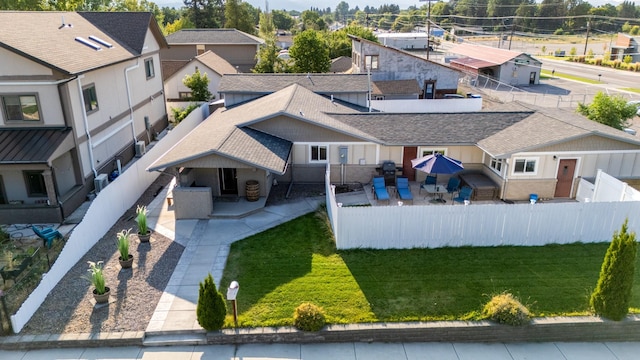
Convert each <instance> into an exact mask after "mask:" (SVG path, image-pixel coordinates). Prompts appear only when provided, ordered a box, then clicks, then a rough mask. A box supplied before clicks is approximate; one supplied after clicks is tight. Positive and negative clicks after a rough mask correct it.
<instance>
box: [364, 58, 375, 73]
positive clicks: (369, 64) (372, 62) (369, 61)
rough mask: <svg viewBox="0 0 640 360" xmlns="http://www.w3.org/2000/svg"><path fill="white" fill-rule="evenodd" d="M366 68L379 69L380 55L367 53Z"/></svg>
mask: <svg viewBox="0 0 640 360" xmlns="http://www.w3.org/2000/svg"><path fill="white" fill-rule="evenodd" d="M364 68H365V69H371V70H378V55H365V57H364Z"/></svg>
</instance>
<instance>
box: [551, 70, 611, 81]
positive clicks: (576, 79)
mask: <svg viewBox="0 0 640 360" xmlns="http://www.w3.org/2000/svg"><path fill="white" fill-rule="evenodd" d="M540 74H541V75H545V76H548V77H550V78H562V79H568V80H575V81H580V82H584V83H587V84H605V83H604V82H601V81H598V80H592V79H587V78H583V77H580V76H574V75H569V74H563V73H559V72H557V71H556V72H555V73H554V74H553V76H551V71H549V70H542V71H541V72H540Z"/></svg>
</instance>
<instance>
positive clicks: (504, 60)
mask: <svg viewBox="0 0 640 360" xmlns="http://www.w3.org/2000/svg"><path fill="white" fill-rule="evenodd" d="M449 52H450V53H451V54H454V55H455V56H457V57H458V58H457V59H451V60H450V65H451V67H453V68H457V69H460V70H462V71H464V72H466V73H472V74H475V75H485V76H488V77H490V78H492V79H495V80H498V81H500V82H502V83H505V84H508V85H513V86H518V85H534V84H538V83H539V82H540V71H541V68H542V63H541V62H540V61H539V60H537V59H535V58H534V57H533V56H531V55H528V54H525V53H523V52H518V51H511V50H507V49H500V48H494V47H490V46H484V45H475V44H469V43H462V44H458V45H456V46H454V47H453V48H451V49H450V50H449Z"/></svg>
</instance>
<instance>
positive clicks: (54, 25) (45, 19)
mask: <svg viewBox="0 0 640 360" xmlns="http://www.w3.org/2000/svg"><path fill="white" fill-rule="evenodd" d="M116 19H118V20H121V21H116ZM106 20H111V21H113V22H114V23H115V24H119V26H107V25H105V24H104V23H103V22H106ZM92 21H95V22H96V23H98V24H99V25H100V26H98V25H96V24H94V23H93V22H92ZM131 21H139V22H138V23H131ZM153 23H155V19H153V18H152V16H151V14H150V13H115V12H114V13H82V14H81V13H77V12H58V11H0V46H1V47H4V48H5V49H7V50H9V51H11V52H14V53H16V54H18V55H20V56H23V57H25V58H28V59H30V60H32V61H35V62H37V63H39V64H42V65H44V66H46V67H48V68H51V69H53V70H54V71H57V72H61V73H63V74H80V73H83V72H87V71H90V70H93V69H97V68H100V67H104V66H108V65H111V64H115V63H118V62H122V61H126V60H129V59H132V58H135V57H137V56H139V55H140V52H139V51H137V50H136V49H137V48H139V49H141V48H142V44H143V43H144V38H142V42H140V33H142V32H143V31H144V32H145V34H146V29H148V28H149V26H150V24H153ZM156 26H157V24H156ZM108 31H114V33H111V32H108ZM129 34H131V35H132V37H131V38H128V36H129ZM89 36H95V37H97V38H99V39H101V40H104V41H106V42H108V43H110V44H112V45H113V46H112V47H111V48H109V47H107V46H103V45H101V46H100V50H95V49H93V48H91V47H89V46H87V45H85V44H83V43H81V42H79V41H78V40H76V39H77V38H83V39H86V40H89ZM159 39H162V36H161V34H160V38H159ZM93 42H94V43H96V44H97V42H96V41H93ZM160 43H161V45H162V41H160ZM98 45H99V44H98Z"/></svg>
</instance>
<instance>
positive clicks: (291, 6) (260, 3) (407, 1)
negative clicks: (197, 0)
mask: <svg viewBox="0 0 640 360" xmlns="http://www.w3.org/2000/svg"><path fill="white" fill-rule="evenodd" d="M151 1H153V2H154V3H156V4H157V5H158V6H160V7H164V6H169V7H176V8H179V7H182V6H183V5H184V3H183V2H182V1H180V0H151ZM345 1H346V0H345ZM247 2H248V3H249V4H251V5H253V6H255V7H259V8H260V9H263V10H264V8H265V2H264V0H247ZM339 3H340V1H329V2H322V3H321V4H322V5H319V4H320V2H318V1H311V0H271V1H269V9H271V10H274V9H276V10H282V9H285V10H298V11H302V10H308V9H309V8H310V7H311V6H314V7H319V8H323V9H324V8H327V7H330V8H331V10H335V9H336V6H337V5H338V4H339ZM346 3H347V4H349V7H350V8H354V7H356V5H357V6H358V7H360V10H362V9H364V7H365V6H367V5H369V6H376V7H378V6H380V5H383V4H395V5H398V6H400V9H406V8H408V7H409V6H411V5H416V6H418V7H420V6H421V5H423V4H426V2H424V3H420V1H418V0H415V1H413V0H400V1H397V0H396V1H390V0H388V1H384V0H358V1H346Z"/></svg>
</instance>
